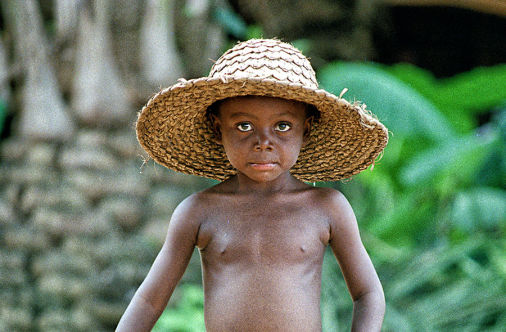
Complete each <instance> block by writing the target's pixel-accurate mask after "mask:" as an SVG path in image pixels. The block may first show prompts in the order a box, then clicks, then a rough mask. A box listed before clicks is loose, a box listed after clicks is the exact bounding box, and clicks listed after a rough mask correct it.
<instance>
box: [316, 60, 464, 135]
mask: <svg viewBox="0 0 506 332" xmlns="http://www.w3.org/2000/svg"><path fill="white" fill-rule="evenodd" d="M319 78H320V80H321V84H322V86H323V87H324V88H326V89H327V90H328V91H330V92H332V93H334V94H336V95H339V94H340V93H341V91H342V90H343V89H344V88H348V89H349V91H348V92H347V94H346V95H345V99H347V100H350V101H351V102H353V101H355V100H359V101H361V102H363V103H365V104H367V105H368V108H370V109H371V111H372V112H373V113H374V114H376V116H377V117H378V118H379V120H380V121H382V122H383V123H384V124H385V125H386V126H387V127H388V128H389V130H390V131H392V132H393V134H394V135H418V136H423V137H428V138H430V139H432V140H434V141H442V140H446V139H448V138H451V137H453V136H454V130H453V129H452V128H451V126H450V124H449V123H448V121H447V120H446V118H445V117H444V116H442V115H441V113H440V112H439V111H438V110H437V108H436V107H435V106H434V105H433V104H432V103H431V102H430V101H429V100H428V99H427V98H425V97H424V96H422V95H421V94H420V93H418V92H417V91H416V90H414V89H412V88H410V87H409V86H408V85H406V84H405V83H403V82H402V81H400V80H399V79H397V78H395V77H394V76H392V75H390V74H388V73H387V72H386V71H384V70H382V69H381V68H380V67H379V66H378V65H374V64H370V63H344V62H337V63H332V64H330V65H328V66H326V67H324V68H323V69H322V70H321V71H320V75H319Z"/></svg>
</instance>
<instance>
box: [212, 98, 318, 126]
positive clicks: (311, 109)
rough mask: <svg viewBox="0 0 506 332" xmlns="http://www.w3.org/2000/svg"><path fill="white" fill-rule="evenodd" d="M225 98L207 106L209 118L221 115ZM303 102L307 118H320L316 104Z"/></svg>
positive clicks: (315, 119)
mask: <svg viewBox="0 0 506 332" xmlns="http://www.w3.org/2000/svg"><path fill="white" fill-rule="evenodd" d="M245 97H246V96H245ZM225 100H227V98H225V99H220V100H217V101H215V102H214V103H212V104H211V106H209V107H208V108H207V111H206V115H207V116H208V117H209V118H210V115H211V114H212V115H214V116H216V117H218V116H220V105H221V104H222V103H223V101H225ZM289 100H291V99H289ZM302 103H303V104H304V105H305V108H306V118H309V117H313V121H314V122H316V121H318V119H320V111H319V110H318V109H317V108H316V106H314V105H313V104H308V103H304V102H302Z"/></svg>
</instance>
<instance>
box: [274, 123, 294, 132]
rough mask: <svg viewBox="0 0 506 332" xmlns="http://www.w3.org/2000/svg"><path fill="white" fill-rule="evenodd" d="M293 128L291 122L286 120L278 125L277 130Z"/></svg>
mask: <svg viewBox="0 0 506 332" xmlns="http://www.w3.org/2000/svg"><path fill="white" fill-rule="evenodd" d="M291 128H292V126H291V125H290V124H289V123H286V122H280V123H278V124H277V125H276V128H275V130H276V131H288V130H290V129H291Z"/></svg>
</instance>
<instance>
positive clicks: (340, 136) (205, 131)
mask: <svg viewBox="0 0 506 332" xmlns="http://www.w3.org/2000/svg"><path fill="white" fill-rule="evenodd" d="M137 137H138V139H139V142H140V144H141V145H142V147H143V148H144V149H145V150H146V151H147V152H148V153H149V155H150V156H151V157H152V158H153V159H154V160H155V161H157V162H158V163H160V164H162V165H164V166H166V167H168V168H170V169H173V170H176V171H180V172H183V173H188V174H195V175H200V176H205V177H209V178H214V179H219V180H223V182H221V183H219V184H218V185H216V186H214V187H212V188H209V189H206V190H204V191H202V192H199V193H196V194H193V195H191V196H190V197H188V198H187V199H185V200H184V201H183V202H182V203H181V204H180V205H179V206H178V207H177V208H176V209H175V211H174V213H173V215H172V219H171V221H170V224H169V229H168V232H167V237H166V240H165V243H164V245H163V247H162V249H161V251H160V253H159V254H158V257H157V258H156V260H155V262H154V263H153V266H152V268H151V270H150V271H149V273H148V275H147V277H146V279H145V280H144V282H143V283H142V285H141V286H140V287H139V289H138V290H137V292H136V294H135V296H134V297H133V299H132V301H131V303H130V305H129V306H128V308H127V310H126V311H125V313H124V315H123V317H122V318H121V321H120V323H119V325H118V329H117V330H118V331H120V330H121V331H149V330H150V329H151V328H152V327H153V325H154V324H155V322H156V320H157V319H158V317H159V316H160V314H161V313H162V311H163V310H164V308H165V306H166V304H167V301H168V300H169V298H170V296H171V294H172V292H173V290H174V288H175V287H176V284H177V283H178V281H179V279H180V278H181V276H182V275H183V272H184V270H185V268H186V266H187V264H188V261H189V259H190V257H191V255H192V252H193V249H194V247H195V246H196V247H197V248H199V250H200V255H201V261H202V270H203V283H204V297H205V306H204V307H205V308H204V312H205V314H204V318H205V323H206V328H207V330H208V331H321V317H320V286H321V270H322V261H323V254H324V251H325V247H326V246H327V245H329V246H330V247H331V248H332V251H333V252H334V254H335V256H336V258H337V260H338V262H339V265H340V267H341V270H342V273H343V275H344V278H345V280H346V283H347V285H348V289H349V292H350V294H351V297H352V299H353V304H354V309H353V323H352V330H353V331H379V330H380V327H381V324H382V320H383V315H384V309H385V300H384V296H383V290H382V287H381V284H380V282H379V279H378V276H377V274H376V271H375V270H374V267H373V265H372V263H371V260H370V259H369V256H368V255H367V252H366V250H365V249H364V247H363V245H362V242H361V240H360V235H359V231H358V227H357V222H356V219H355V216H354V214H353V211H352V209H351V207H350V205H349V203H348V202H347V200H346V198H345V197H344V196H343V195H342V194H341V193H340V192H338V191H336V190H333V189H328V188H317V187H314V186H311V185H308V184H306V183H304V182H303V181H306V182H314V181H329V180H331V181H336V180H339V179H342V178H346V177H349V176H352V175H354V174H357V173H359V172H360V171H362V170H364V169H365V168H366V167H368V166H369V165H370V164H372V163H373V162H374V160H375V159H376V157H377V156H378V154H379V153H380V152H381V151H382V150H383V148H384V147H385V145H386V144H387V140H388V134H387V130H386V128H385V127H384V126H383V125H382V124H381V123H380V122H378V121H377V120H375V119H374V118H373V117H371V116H370V115H369V114H368V113H366V111H365V110H364V109H363V108H360V107H358V106H354V105H351V104H350V103H348V102H347V101H345V100H343V99H341V98H338V97H336V96H334V95H332V94H330V93H328V92H326V91H323V90H319V89H318V84H317V82H316V78H315V73H314V71H313V69H312V68H311V65H310V63H309V61H308V60H307V59H306V58H305V57H304V56H303V55H302V54H301V53H300V52H299V51H298V50H297V49H295V48H294V47H292V46H291V45H289V44H286V43H283V42H280V41H278V40H262V39H259V40H249V41H246V42H243V43H240V44H237V45H236V46H235V47H233V48H232V49H230V50H228V51H227V52H226V53H225V54H223V55H222V57H221V58H220V59H218V61H217V62H216V63H215V64H214V66H213V68H212V69H211V73H210V75H209V77H203V78H199V79H194V80H189V81H185V80H181V81H180V82H179V83H177V84H175V85H173V86H172V87H169V88H167V89H164V90H162V91H160V92H159V93H158V94H157V95H155V96H154V97H153V98H151V100H150V101H149V102H148V104H147V105H146V106H145V107H144V108H143V110H142V112H141V113H140V115H139V119H138V122H137Z"/></svg>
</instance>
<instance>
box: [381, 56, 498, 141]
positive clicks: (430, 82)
mask: <svg viewBox="0 0 506 332" xmlns="http://www.w3.org/2000/svg"><path fill="white" fill-rule="evenodd" d="M382 68H384V69H385V70H386V71H388V72H389V73H391V74H392V75H394V76H395V77H397V78H398V79H400V80H402V81H403V82H404V83H406V84H407V85H409V86H410V87H412V88H413V89H415V90H416V91H418V92H419V93H421V94H422V95H423V96H425V97H426V98H428V99H429V100H430V101H431V102H432V103H433V104H434V105H435V106H436V107H437V108H438V109H439V110H440V111H441V112H442V113H443V114H444V115H445V116H446V117H447V119H448V120H449V121H450V122H451V123H452V125H453V126H454V127H455V128H457V129H458V130H459V131H461V132H468V131H470V130H471V129H472V128H473V127H474V126H475V125H476V124H475V121H476V120H475V118H474V115H475V114H476V113H480V112H486V111H489V110H490V109H491V108H493V107H495V106H499V105H502V104H504V102H505V101H506V89H504V85H505V82H506V65H504V64H502V65H496V66H492V67H480V68H475V69H473V70H471V71H468V72H465V73H460V74H458V75H455V76H453V77H450V78H446V79H440V80H437V79H436V78H435V77H434V76H433V75H432V73H430V72H429V71H427V70H424V69H421V68H418V67H416V66H414V65H411V64H406V63H400V64H395V65H393V66H389V67H387V66H384V67H382Z"/></svg>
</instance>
